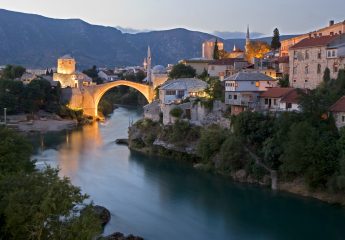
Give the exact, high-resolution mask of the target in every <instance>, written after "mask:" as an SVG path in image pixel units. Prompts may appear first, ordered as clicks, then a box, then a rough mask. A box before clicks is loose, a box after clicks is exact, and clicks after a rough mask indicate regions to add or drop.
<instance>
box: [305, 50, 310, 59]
mask: <svg viewBox="0 0 345 240" xmlns="http://www.w3.org/2000/svg"><path fill="white" fill-rule="evenodd" d="M305 59H309V51H308V50H305Z"/></svg>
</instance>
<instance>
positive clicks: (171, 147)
mask: <svg viewBox="0 0 345 240" xmlns="http://www.w3.org/2000/svg"><path fill="white" fill-rule="evenodd" d="M153 146H159V147H163V148H165V149H167V150H171V151H176V152H181V153H187V154H191V155H196V143H194V144H193V143H191V144H190V145H189V146H186V147H180V146H176V145H175V144H172V143H168V142H166V141H163V140H160V139H156V140H155V141H154V142H153Z"/></svg>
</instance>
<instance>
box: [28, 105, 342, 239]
mask: <svg viewBox="0 0 345 240" xmlns="http://www.w3.org/2000/svg"><path fill="white" fill-rule="evenodd" d="M141 115H142V114H141V113H140V111H138V110H137V109H126V108H118V109H116V110H115V111H114V113H113V115H112V116H111V118H110V119H108V121H107V122H105V123H95V124H93V125H90V126H84V127H83V128H80V129H77V130H73V131H63V132H60V133H47V134H44V135H41V136H37V137H35V140H34V145H35V148H36V150H37V151H36V153H35V155H34V156H33V157H34V158H35V159H37V165H38V166H39V167H40V166H44V165H46V164H48V165H51V166H54V167H57V166H58V167H59V168H60V169H61V172H60V174H61V176H67V177H69V178H70V179H71V181H72V183H73V184H74V185H76V186H80V187H81V189H82V191H83V192H84V193H87V194H89V195H90V198H91V200H93V201H94V203H95V204H97V205H102V206H105V207H107V208H108V209H109V210H110V212H111V214H112V218H111V222H110V223H109V224H108V225H107V226H106V228H105V234H110V233H113V232H115V231H120V232H123V233H126V234H129V233H132V234H135V235H139V236H142V237H144V238H145V239H146V240H178V239H182V240H184V239H188V240H194V239H195V240H204V239H205V240H206V239H207V240H218V239H220V240H223V239H241V240H242V239H345V210H344V209H343V208H341V207H337V206H332V205H329V204H326V203H323V202H320V201H317V200H314V199H309V198H303V197H298V196H295V195H292V194H288V193H281V192H279V193H277V192H272V191H271V190H269V189H265V188H260V187H256V186H252V185H246V184H237V183H234V182H232V181H231V180H230V179H229V178H226V177H221V176H215V175H212V174H209V173H205V172H201V171H198V170H195V169H193V167H192V166H191V165H190V164H188V163H185V162H182V161H178V160H169V159H162V158H158V157H147V156H143V155H141V154H138V153H133V152H131V151H130V150H129V149H128V148H127V147H126V146H119V145H116V144H115V143H114V141H115V139H117V138H127V129H128V125H129V122H130V119H133V120H134V121H135V120H137V119H139V118H140V117H141Z"/></svg>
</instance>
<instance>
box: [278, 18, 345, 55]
mask: <svg viewBox="0 0 345 240" xmlns="http://www.w3.org/2000/svg"><path fill="white" fill-rule="evenodd" d="M343 33H345V21H343V22H339V23H334V21H333V20H332V21H330V22H329V25H328V26H327V27H324V28H321V29H318V30H315V31H313V32H310V33H306V34H302V35H299V36H296V37H293V38H289V39H286V40H283V41H281V47H280V56H282V57H283V56H288V55H289V49H290V47H292V46H293V45H295V44H297V43H299V42H300V41H302V40H303V39H306V38H310V37H314V38H315V37H321V36H332V35H336V34H338V35H341V34H343Z"/></svg>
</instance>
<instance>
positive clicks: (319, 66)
mask: <svg viewBox="0 0 345 240" xmlns="http://www.w3.org/2000/svg"><path fill="white" fill-rule="evenodd" d="M317 73H318V74H320V73H321V64H318V65H317Z"/></svg>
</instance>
